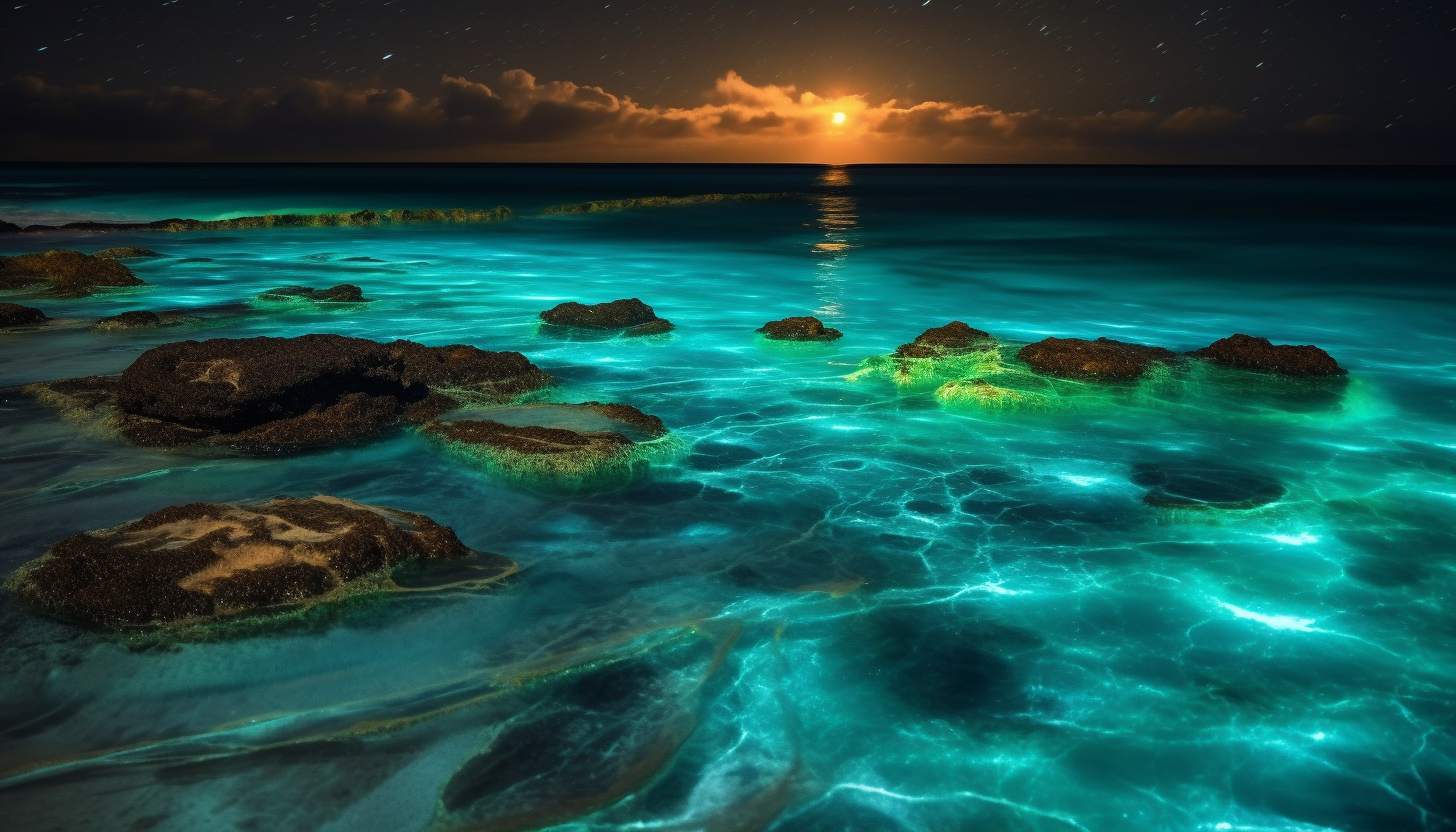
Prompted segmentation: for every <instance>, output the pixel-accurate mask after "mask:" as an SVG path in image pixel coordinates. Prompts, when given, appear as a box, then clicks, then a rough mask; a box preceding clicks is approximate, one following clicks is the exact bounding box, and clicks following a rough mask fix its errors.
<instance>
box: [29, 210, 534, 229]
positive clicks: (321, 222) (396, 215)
mask: <svg viewBox="0 0 1456 832" xmlns="http://www.w3.org/2000/svg"><path fill="white" fill-rule="evenodd" d="M513 216H515V214H514V212H512V211H511V209H510V208H507V207H506V206H504V205H501V206H498V207H495V208H490V209H486V210H466V209H463V208H449V209H439V208H426V209H423V210H411V209H408V208H400V209H393V210H389V211H371V210H369V209H367V208H366V209H364V210H362V211H352V212H346V213H342V214H261V215H257V216H251V217H231V218H229V219H224V220H193V219H183V218H181V217H170V218H168V219H164V220H153V221H152V222H68V223H65V224H64V225H28V226H26V227H24V228H20V229H19V230H20V231H26V232H44V231H165V232H179V231H241V230H245V229H250V228H360V227H368V226H378V225H408V224H414V223H483V222H500V221H502V220H508V219H510V218H511V217H513ZM5 225H8V223H6V224H5ZM4 230H5V229H4V228H3V227H0V231H4Z"/></svg>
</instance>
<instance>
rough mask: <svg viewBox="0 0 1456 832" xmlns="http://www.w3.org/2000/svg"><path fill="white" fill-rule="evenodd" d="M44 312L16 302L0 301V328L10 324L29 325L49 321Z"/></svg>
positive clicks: (5, 327)
mask: <svg viewBox="0 0 1456 832" xmlns="http://www.w3.org/2000/svg"><path fill="white" fill-rule="evenodd" d="M49 320H50V318H48V317H46V313H44V312H42V311H40V310H39V309H36V308H35V307H33V306H21V305H20V304H18V303H0V329H8V328H10V327H12V326H29V325H31V324H42V323H45V322H46V321H49Z"/></svg>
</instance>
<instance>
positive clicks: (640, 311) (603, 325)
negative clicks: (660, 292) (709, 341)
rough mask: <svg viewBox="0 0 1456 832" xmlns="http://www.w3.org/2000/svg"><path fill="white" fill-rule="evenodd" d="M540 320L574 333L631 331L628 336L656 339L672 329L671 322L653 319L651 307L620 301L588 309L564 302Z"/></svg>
mask: <svg viewBox="0 0 1456 832" xmlns="http://www.w3.org/2000/svg"><path fill="white" fill-rule="evenodd" d="M541 320H543V321H545V322H546V323H548V324H553V325H555V326H570V327H576V328H577V329H623V330H635V332H632V333H631V334H635V335H657V334H661V333H663V332H667V331H669V330H671V329H672V328H673V325H672V323H671V322H669V321H667V320H665V319H663V318H659V317H657V313H656V312H654V311H652V307H650V306H648V305H647V304H645V303H643V302H642V301H640V300H638V299H637V298H623V299H621V300H614V301H612V302H610V303H597V304H592V305H591V306H588V305H586V304H583V303H577V302H575V301H568V302H566V303H562V304H558V305H556V306H553V307H551V308H550V309H547V310H546V311H545V312H542V313H541Z"/></svg>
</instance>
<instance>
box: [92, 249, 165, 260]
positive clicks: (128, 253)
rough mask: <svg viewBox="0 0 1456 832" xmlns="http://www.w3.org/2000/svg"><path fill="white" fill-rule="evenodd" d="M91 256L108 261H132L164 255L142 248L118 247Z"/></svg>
mask: <svg viewBox="0 0 1456 832" xmlns="http://www.w3.org/2000/svg"><path fill="white" fill-rule="evenodd" d="M91 256H92V257H102V258H106V259H108V260H131V259H135V258H141V257H161V256H162V255H160V254H158V253H157V252H155V251H152V250H151V249H149V248H142V247H141V246H116V247H115V248H103V249H102V250H100V251H98V252H96V253H95V254H93V255H91Z"/></svg>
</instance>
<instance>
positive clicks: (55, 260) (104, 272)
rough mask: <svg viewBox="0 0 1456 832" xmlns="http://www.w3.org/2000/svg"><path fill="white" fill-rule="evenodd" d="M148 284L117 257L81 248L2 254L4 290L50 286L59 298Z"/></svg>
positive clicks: (1, 284)
mask: <svg viewBox="0 0 1456 832" xmlns="http://www.w3.org/2000/svg"><path fill="white" fill-rule="evenodd" d="M144 285H146V284H145V283H144V282H143V281H142V279H141V278H139V277H137V276H136V275H134V274H132V271H131V269H128V268H127V267H126V266H123V265H122V264H121V263H119V262H117V261H116V260H111V259H108V258H105V257H93V256H92V255H89V254H83V253H81V252H79V251H69V250H66V249H54V250H51V251H47V252H45V253H44V254H21V255H17V256H15V257H0V289H3V290H13V289H30V288H41V287H47V293H48V294H51V295H55V296H57V297H83V296H85V295H89V294H91V293H92V292H93V290H94V289H96V288H97V287H107V288H121V287H129V286H144Z"/></svg>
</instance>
